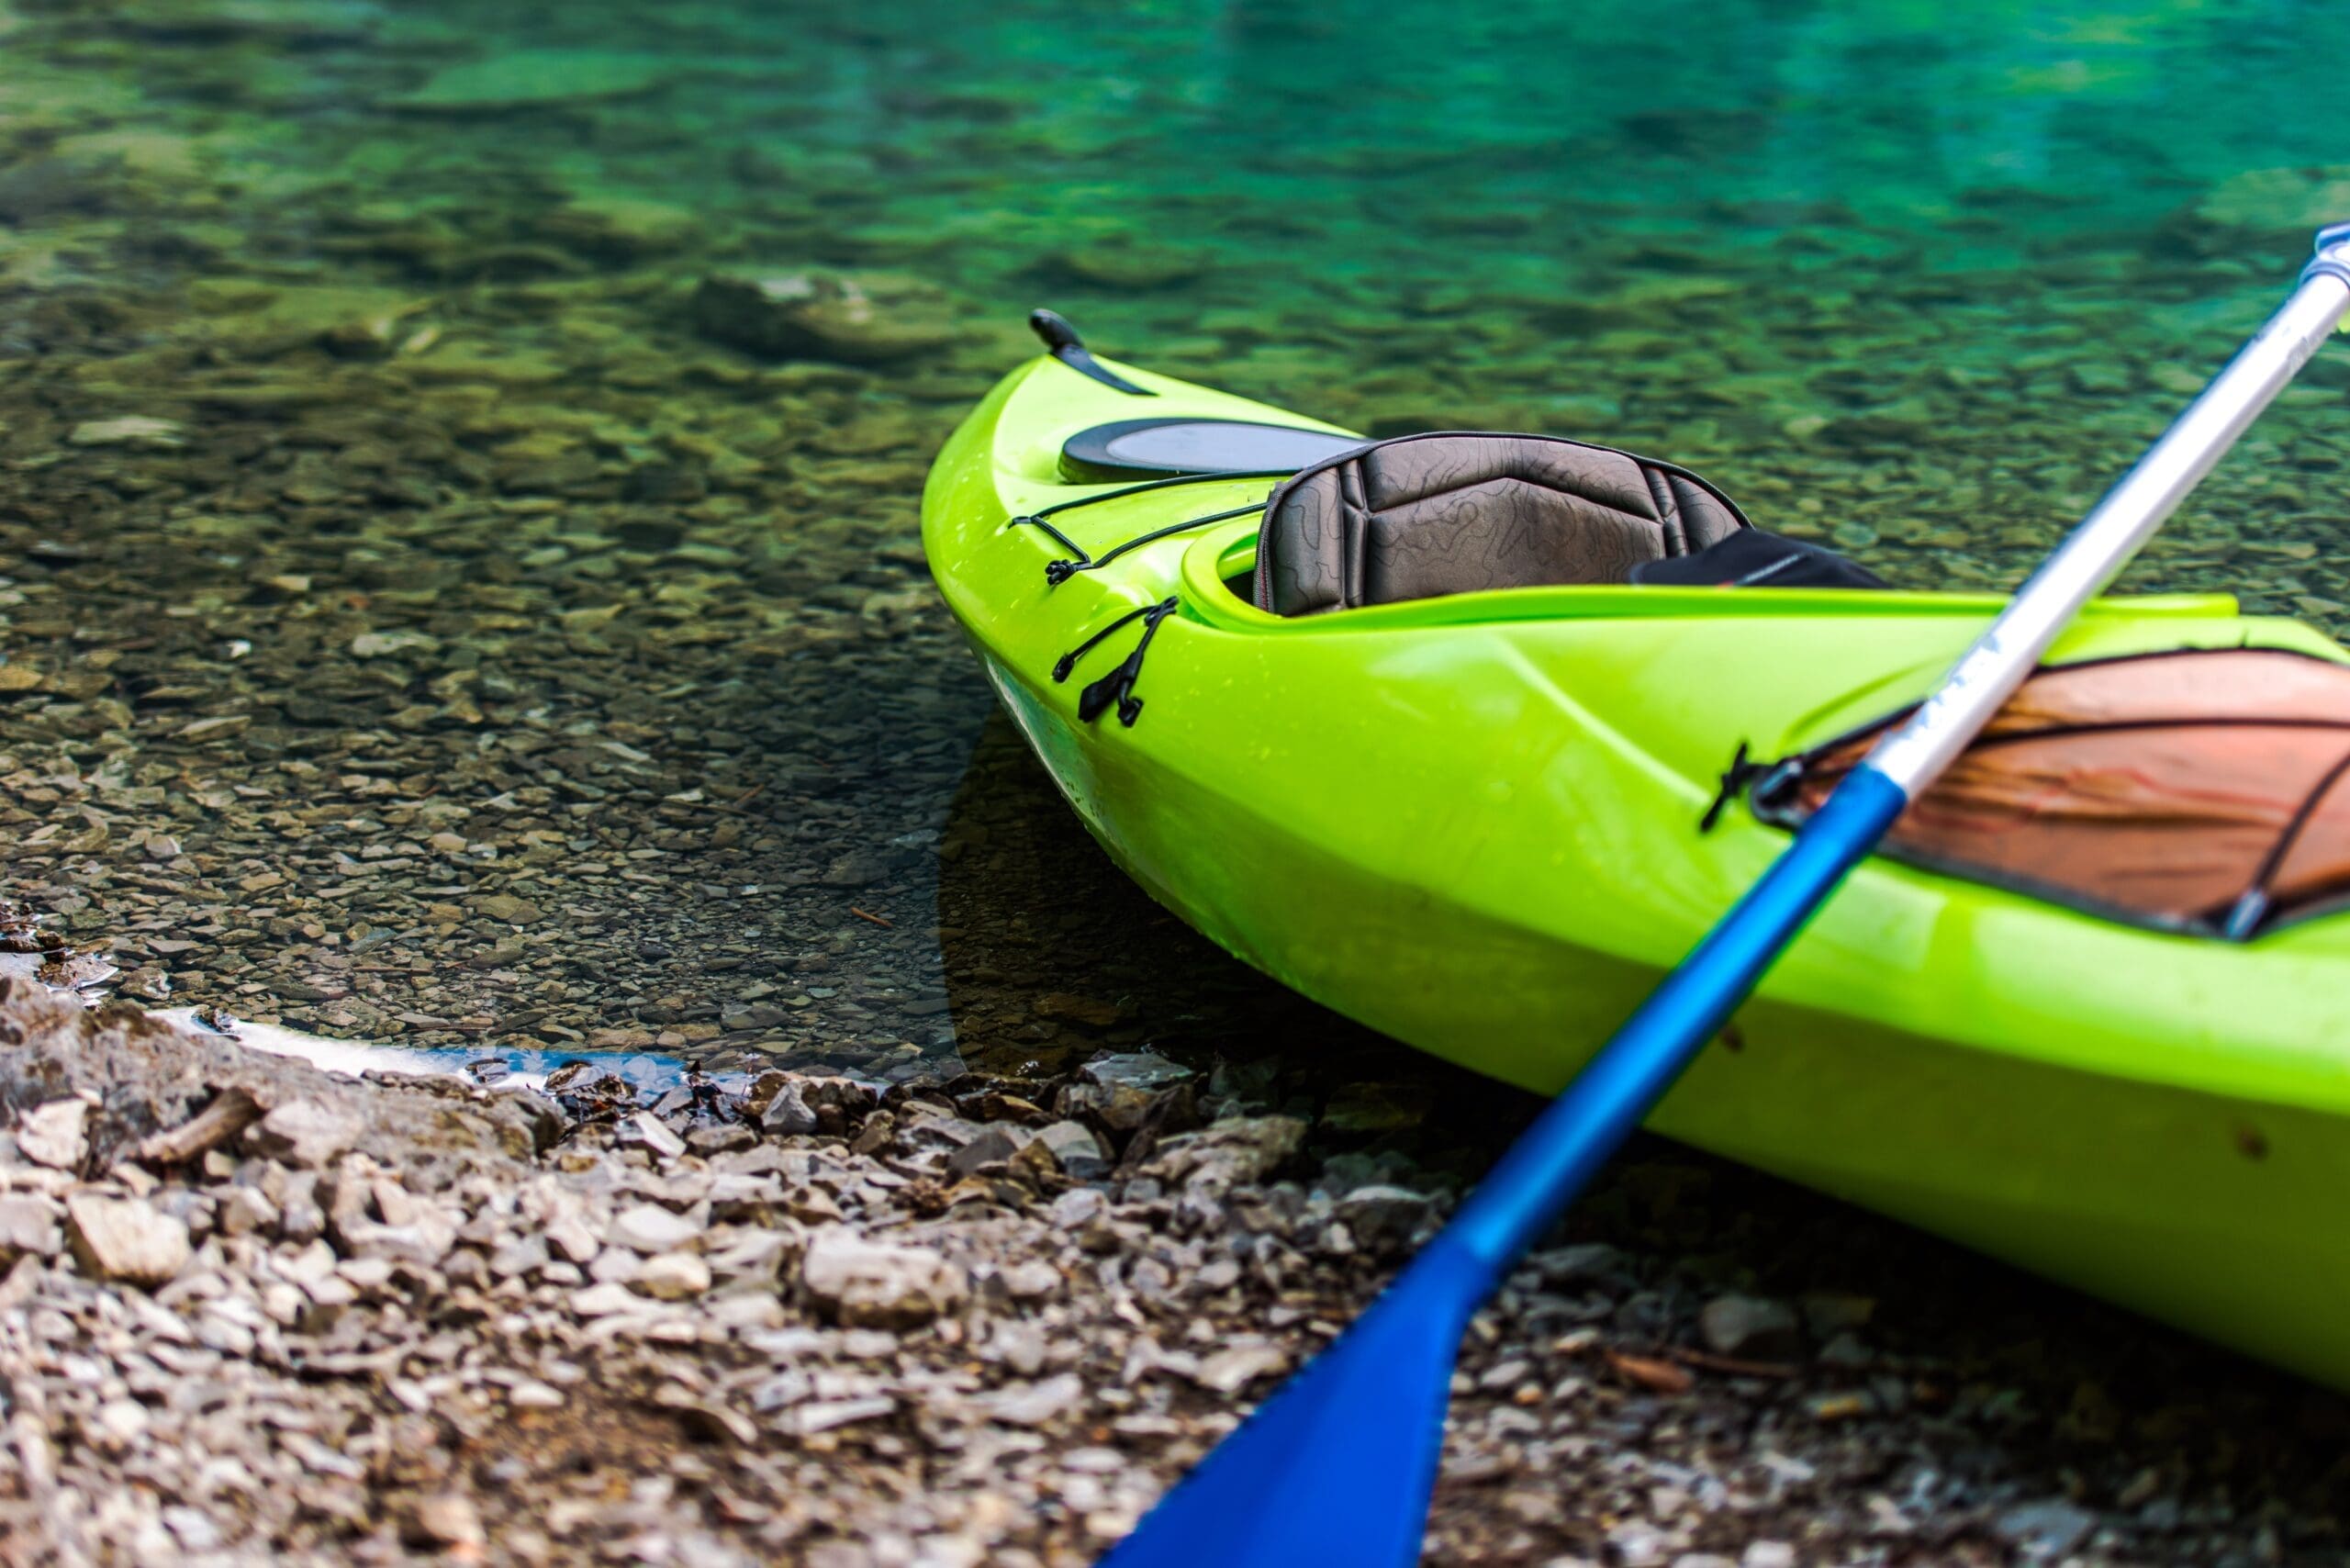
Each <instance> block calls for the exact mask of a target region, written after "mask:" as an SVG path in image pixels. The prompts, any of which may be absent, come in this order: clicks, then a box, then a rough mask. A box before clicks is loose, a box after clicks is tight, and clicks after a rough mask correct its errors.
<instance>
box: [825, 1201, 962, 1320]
mask: <svg viewBox="0 0 2350 1568" xmlns="http://www.w3.org/2000/svg"><path fill="white" fill-rule="evenodd" d="M800 1283H801V1284H802V1285H803V1286H804V1287H805V1288H806V1289H807V1292H808V1294H809V1295H810V1297H811V1298H812V1299H813V1300H814V1301H815V1302H816V1304H817V1305H819V1306H822V1307H823V1308H824V1309H825V1310H827V1311H828V1312H830V1313H831V1314H832V1315H833V1316H834V1317H835V1318H837V1319H838V1320H839V1321H840V1322H842V1323H843V1324H845V1325H847V1326H849V1327H866V1328H911V1327H917V1326H919V1325H921V1324H923V1323H927V1322H928V1321H930V1320H931V1319H932V1318H934V1317H936V1316H939V1315H940V1314H941V1313H944V1312H949V1311H952V1310H953V1309H954V1308H955V1307H957V1306H958V1305H961V1304H962V1301H963V1299H964V1297H965V1296H966V1295H967V1294H969V1289H970V1285H969V1281H968V1277H967V1276H966V1275H965V1273H964V1271H963V1269H962V1266H961V1265H960V1264H957V1263H954V1262H951V1261H949V1260H947V1259H946V1257H944V1256H942V1255H941V1254H939V1253H937V1252H934V1251H933V1250H931V1249H929V1248H926V1247H900V1246H895V1245H892V1244H890V1243H888V1242H879V1241H868V1240H867V1239H866V1238H864V1237H862V1236H859V1235H858V1234H857V1233H856V1231H854V1230H852V1229H850V1228H849V1227H848V1226H839V1225H835V1226H825V1227H824V1228H823V1229H822V1230H820V1231H818V1232H817V1233H816V1234H815V1236H814V1237H813V1238H811V1239H810V1241H809V1243H808V1251H807V1255H806V1256H805V1257H804V1258H803V1259H801V1260H800Z"/></svg>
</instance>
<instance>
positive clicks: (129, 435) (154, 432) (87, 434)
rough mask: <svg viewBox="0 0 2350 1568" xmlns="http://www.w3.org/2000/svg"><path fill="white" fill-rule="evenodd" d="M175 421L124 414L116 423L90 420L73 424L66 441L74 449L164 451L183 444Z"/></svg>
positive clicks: (180, 428) (178, 424) (177, 422)
mask: <svg viewBox="0 0 2350 1568" xmlns="http://www.w3.org/2000/svg"><path fill="white" fill-rule="evenodd" d="M182 428H183V427H182V426H181V425H180V423H179V421H178V420H157V419H150V418H148V417H147V416H145V415H143V414H127V415H125V416H124V417H122V418H121V419H118V420H87V421H85V422H84V423H82V424H78V425H75V426H74V427H73V430H72V431H70V432H68V433H67V435H66V437H65V439H66V440H67V442H71V443H72V444H73V445H75V446H129V447H140V448H145V449H148V450H151V451H164V450H169V449H170V448H172V447H175V446H180V445H182V444H184V441H183V439H182V435H181V431H182Z"/></svg>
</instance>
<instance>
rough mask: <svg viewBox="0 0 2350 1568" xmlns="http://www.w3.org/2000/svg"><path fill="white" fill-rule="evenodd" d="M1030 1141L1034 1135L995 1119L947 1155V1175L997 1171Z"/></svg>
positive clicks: (1005, 1165) (1006, 1164)
mask: <svg viewBox="0 0 2350 1568" xmlns="http://www.w3.org/2000/svg"><path fill="white" fill-rule="evenodd" d="M1032 1141H1034V1135H1031V1134H1027V1133H1026V1132H1025V1130H1024V1129H1020V1128H1013V1127H1008V1126H1003V1125H1002V1124H1001V1123H999V1124H997V1125H996V1126H991V1127H989V1128H987V1129H986V1130H985V1131H984V1132H982V1133H980V1134H979V1136H978V1137H975V1138H973V1139H972V1140H971V1141H970V1142H968V1143H967V1144H965V1145H964V1146H963V1147H962V1148H958V1149H957V1150H956V1151H955V1152H954V1153H952V1154H950V1155H948V1156H947V1157H946V1173H947V1174H948V1175H949V1176H977V1175H980V1174H982V1173H990V1174H992V1173H996V1172H1000V1171H1002V1170H1004V1169H1005V1168H1006V1167H1008V1166H1009V1165H1010V1164H1011V1162H1012V1159H1013V1156H1015V1155H1017V1154H1018V1153H1019V1152H1020V1151H1021V1150H1022V1149H1023V1148H1026V1147H1027V1146H1028V1145H1029V1144H1030V1143H1031V1142H1032Z"/></svg>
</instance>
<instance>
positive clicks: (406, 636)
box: [351, 632, 441, 659]
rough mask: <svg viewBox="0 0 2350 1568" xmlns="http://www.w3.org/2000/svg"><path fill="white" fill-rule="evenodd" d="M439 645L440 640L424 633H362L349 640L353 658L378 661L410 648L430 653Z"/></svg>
mask: <svg viewBox="0 0 2350 1568" xmlns="http://www.w3.org/2000/svg"><path fill="white" fill-rule="evenodd" d="M440 645H441V639H440V638H438V637H435V636H433V635H431V633H424V632H362V633H359V635H357V636H356V637H353V639H351V655H352V657H353V658H360V659H380V658H386V657H389V656H390V655H394V654H404V653H406V652H408V650H409V649H410V648H414V649H417V650H418V651H420V652H422V653H431V652H432V651H433V650H434V649H436V648H438V647H440Z"/></svg>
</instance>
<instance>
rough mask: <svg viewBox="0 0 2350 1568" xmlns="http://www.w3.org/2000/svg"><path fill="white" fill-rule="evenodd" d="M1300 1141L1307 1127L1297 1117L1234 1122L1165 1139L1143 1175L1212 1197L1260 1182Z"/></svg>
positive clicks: (1245, 1118)
mask: <svg viewBox="0 0 2350 1568" xmlns="http://www.w3.org/2000/svg"><path fill="white" fill-rule="evenodd" d="M1304 1141H1305V1124H1304V1122H1302V1121H1300V1120H1299V1119H1298V1118H1297V1117H1295V1116H1236V1117H1233V1118H1232V1119H1230V1120H1229V1121H1222V1122H1218V1123H1216V1124H1214V1126H1209V1127H1206V1128H1203V1129H1202V1130H1201V1131H1199V1132H1196V1133H1185V1134H1182V1135H1181V1136H1179V1137H1171V1138H1169V1139H1167V1140H1166V1141H1165V1142H1163V1143H1161V1144H1160V1145H1159V1147H1158V1153H1157V1154H1155V1155H1153V1156H1152V1157H1151V1159H1150V1160H1149V1162H1148V1163H1147V1164H1146V1165H1145V1166H1144V1167H1143V1170H1142V1173H1143V1174H1144V1175H1146V1176H1155V1177H1157V1178H1158V1179H1159V1180H1160V1181H1162V1182H1167V1183H1169V1185H1173V1184H1176V1183H1179V1182H1180V1183H1181V1184H1182V1185H1183V1186H1184V1187H1185V1188H1187V1189H1189V1190H1191V1191H1193V1192H1199V1193H1210V1194H1213V1193H1218V1192H1222V1191H1225V1190H1226V1189H1228V1188H1230V1187H1233V1186H1235V1185H1237V1184H1238V1183H1241V1182H1258V1181H1262V1180H1263V1179H1264V1178H1265V1177H1267V1176H1270V1175H1271V1174H1272V1173H1273V1172H1274V1171H1275V1170H1278V1169H1279V1168H1280V1167H1281V1163H1282V1162H1283V1161H1284V1160H1286V1159H1289V1158H1290V1157H1291V1156H1292V1155H1294V1154H1295V1153H1296V1152H1297V1150H1298V1148H1299V1147H1300V1146H1301V1145H1302V1144H1304Z"/></svg>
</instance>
